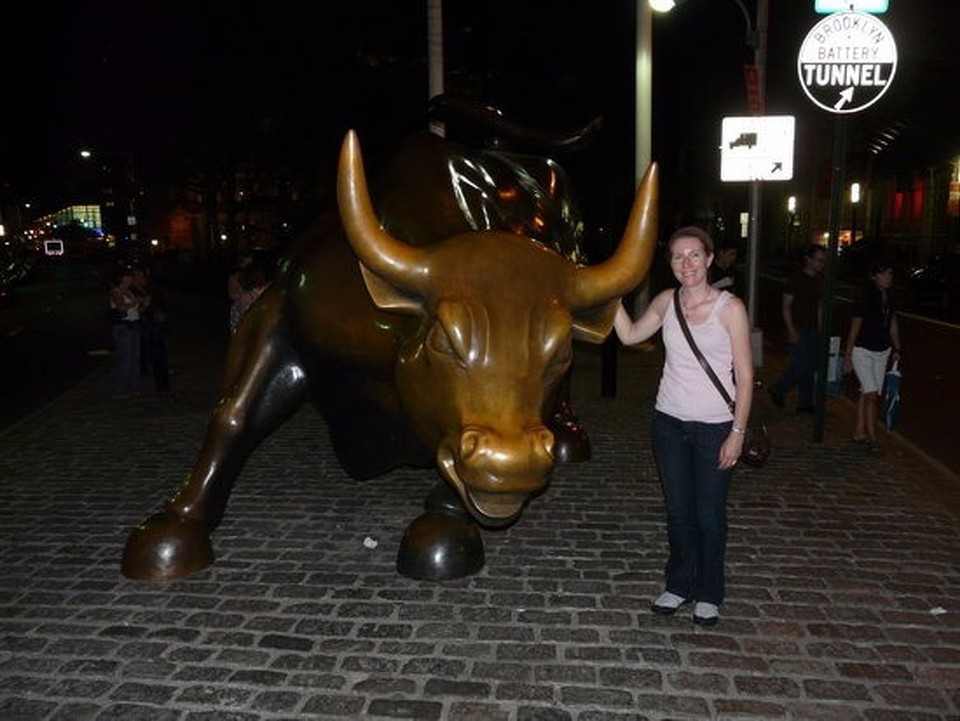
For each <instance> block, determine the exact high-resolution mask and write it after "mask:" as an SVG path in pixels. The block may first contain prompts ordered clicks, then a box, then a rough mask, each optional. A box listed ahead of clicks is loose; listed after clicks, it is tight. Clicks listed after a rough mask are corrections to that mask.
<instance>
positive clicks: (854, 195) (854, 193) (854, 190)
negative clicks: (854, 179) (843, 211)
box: [850, 183, 860, 245]
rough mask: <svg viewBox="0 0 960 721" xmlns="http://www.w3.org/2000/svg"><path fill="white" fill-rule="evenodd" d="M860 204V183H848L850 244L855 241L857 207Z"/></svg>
mask: <svg viewBox="0 0 960 721" xmlns="http://www.w3.org/2000/svg"><path fill="white" fill-rule="evenodd" d="M859 205H860V183H850V244H851V245H852V244H853V243H856V242H857V207H858V206H859Z"/></svg>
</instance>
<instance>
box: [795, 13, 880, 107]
mask: <svg viewBox="0 0 960 721" xmlns="http://www.w3.org/2000/svg"><path fill="white" fill-rule="evenodd" d="M896 71H897V45H896V43H895V42H894V41H893V35H891V34H890V30H888V29H887V26H886V25H884V24H883V23H882V22H881V21H880V20H878V19H877V18H876V17H875V16H873V15H868V14H866V13H860V12H841V13H834V14H833V15H829V16H827V17H825V18H823V19H822V20H820V21H819V22H818V23H817V24H816V25H814V26H813V29H812V30H810V32H809V33H807V37H806V38H805V39H804V41H803V44H802V45H801V46H800V54H799V55H798V56H797V74H798V75H799V77H800V85H801V87H803V90H804V92H805V93H806V94H807V96H808V97H809V98H810V99H811V100H812V101H813V102H814V104H815V105H818V106H820V107H821V108H823V109H824V110H827V111H829V112H831V113H856V112H858V111H860V110H863V109H864V108H867V107H869V106H871V105H873V104H874V103H875V102H877V101H878V100H879V99H880V97H881V96H882V95H883V94H884V93H885V92H887V89H888V88H889V87H890V82H891V81H892V80H893V76H894V74H895V73H896Z"/></svg>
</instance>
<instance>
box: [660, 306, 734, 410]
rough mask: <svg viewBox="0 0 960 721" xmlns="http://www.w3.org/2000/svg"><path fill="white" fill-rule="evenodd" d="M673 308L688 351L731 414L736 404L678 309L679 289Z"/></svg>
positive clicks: (680, 309)
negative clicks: (695, 359) (688, 347)
mask: <svg viewBox="0 0 960 721" xmlns="http://www.w3.org/2000/svg"><path fill="white" fill-rule="evenodd" d="M673 308H674V310H675V311H676V314H677V322H678V323H680V330H682V331H683V335H684V337H685V338H686V339H687V343H689V344H690V350H692V351H693V354H694V355H695V356H696V357H697V360H698V361H700V365H701V366H703V370H704V371H706V374H707V375H708V376H709V377H710V380H711V381H713V385H715V386H716V387H717V390H718V391H720V395H721V396H723V400H724V401H725V402H726V404H727V407H728V408H729V409H730V412H731V413H733V409H734V407H735V405H736V404H735V403H734V401H733V399H732V398H731V397H730V394H729V393H727V389H726V388H724V387H723V383H721V382H720V379H719V378H717V374H716V373H714V372H713V368H711V367H710V363H709V362H707V359H706V358H704V357H703V353H701V352H700V349H699V348H698V347H697V344H696V342H695V341H694V340H693V335H691V333H690V327H689V326H688V325H687V319H686V318H684V317H683V308H681V307H680V290H679V289H678V290H675V291H674V292H673Z"/></svg>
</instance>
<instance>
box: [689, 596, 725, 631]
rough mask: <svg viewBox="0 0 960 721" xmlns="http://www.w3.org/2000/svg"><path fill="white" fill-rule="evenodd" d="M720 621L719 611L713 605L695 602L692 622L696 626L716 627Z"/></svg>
mask: <svg viewBox="0 0 960 721" xmlns="http://www.w3.org/2000/svg"><path fill="white" fill-rule="evenodd" d="M719 620H720V609H719V608H718V607H717V605H716V604H714V603H707V602H706V601H697V605H696V606H694V607H693V622H694V623H695V624H697V625H698V626H716V625H717V621H719Z"/></svg>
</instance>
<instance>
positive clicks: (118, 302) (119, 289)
mask: <svg viewBox="0 0 960 721" xmlns="http://www.w3.org/2000/svg"><path fill="white" fill-rule="evenodd" d="M133 284H134V270H133V268H132V267H130V266H126V265H125V266H123V267H122V268H120V269H119V270H117V271H116V273H115V275H114V279H113V282H112V284H111V287H110V316H111V324H110V334H111V337H112V338H113V353H114V367H113V373H112V375H111V378H110V393H111V396H112V397H113V398H116V399H122V398H128V397H130V396H131V395H136V394H137V393H139V391H140V303H141V300H140V298H139V297H138V296H137V294H136V293H135V292H134V289H133Z"/></svg>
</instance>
